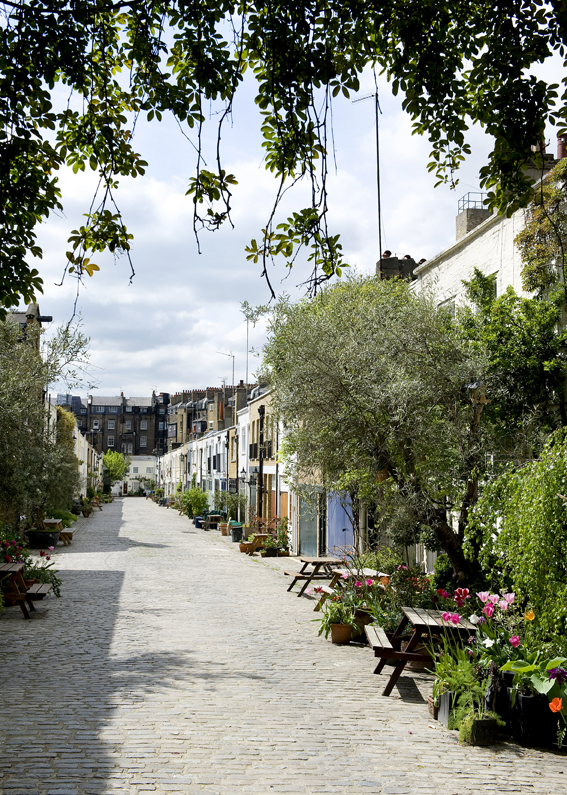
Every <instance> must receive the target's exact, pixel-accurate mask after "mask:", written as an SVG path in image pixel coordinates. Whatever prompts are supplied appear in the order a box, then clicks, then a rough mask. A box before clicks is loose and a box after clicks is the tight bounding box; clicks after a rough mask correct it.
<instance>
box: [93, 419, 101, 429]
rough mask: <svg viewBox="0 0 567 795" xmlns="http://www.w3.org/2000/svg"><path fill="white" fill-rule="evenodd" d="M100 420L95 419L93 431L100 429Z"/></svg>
mask: <svg viewBox="0 0 567 795" xmlns="http://www.w3.org/2000/svg"><path fill="white" fill-rule="evenodd" d="M99 430H100V428H99V422H98V420H93V431H99Z"/></svg>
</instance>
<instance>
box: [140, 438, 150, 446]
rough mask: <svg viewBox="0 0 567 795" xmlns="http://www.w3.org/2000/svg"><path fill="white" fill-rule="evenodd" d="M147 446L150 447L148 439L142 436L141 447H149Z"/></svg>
mask: <svg viewBox="0 0 567 795" xmlns="http://www.w3.org/2000/svg"><path fill="white" fill-rule="evenodd" d="M147 446H148V437H147V436H140V447H147Z"/></svg>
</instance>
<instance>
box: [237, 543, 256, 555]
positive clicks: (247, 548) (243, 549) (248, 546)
mask: <svg viewBox="0 0 567 795" xmlns="http://www.w3.org/2000/svg"><path fill="white" fill-rule="evenodd" d="M238 548H239V549H240V551H241V552H245V553H247V554H248V552H252V550H253V548H254V544H251V543H249V542H248V541H244V542H242V543H241V544H239V545H238Z"/></svg>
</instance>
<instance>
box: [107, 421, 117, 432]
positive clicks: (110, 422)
mask: <svg viewBox="0 0 567 795" xmlns="http://www.w3.org/2000/svg"><path fill="white" fill-rule="evenodd" d="M115 423H116V420H108V430H109V431H113V430H114V425H115Z"/></svg>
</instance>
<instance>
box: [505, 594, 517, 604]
mask: <svg viewBox="0 0 567 795" xmlns="http://www.w3.org/2000/svg"><path fill="white" fill-rule="evenodd" d="M515 598H516V594H515V593H505V594H504V599H505V600H506V601H507V602H508V604H509V605H511V604H512V602H513V601H514V599H515Z"/></svg>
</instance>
